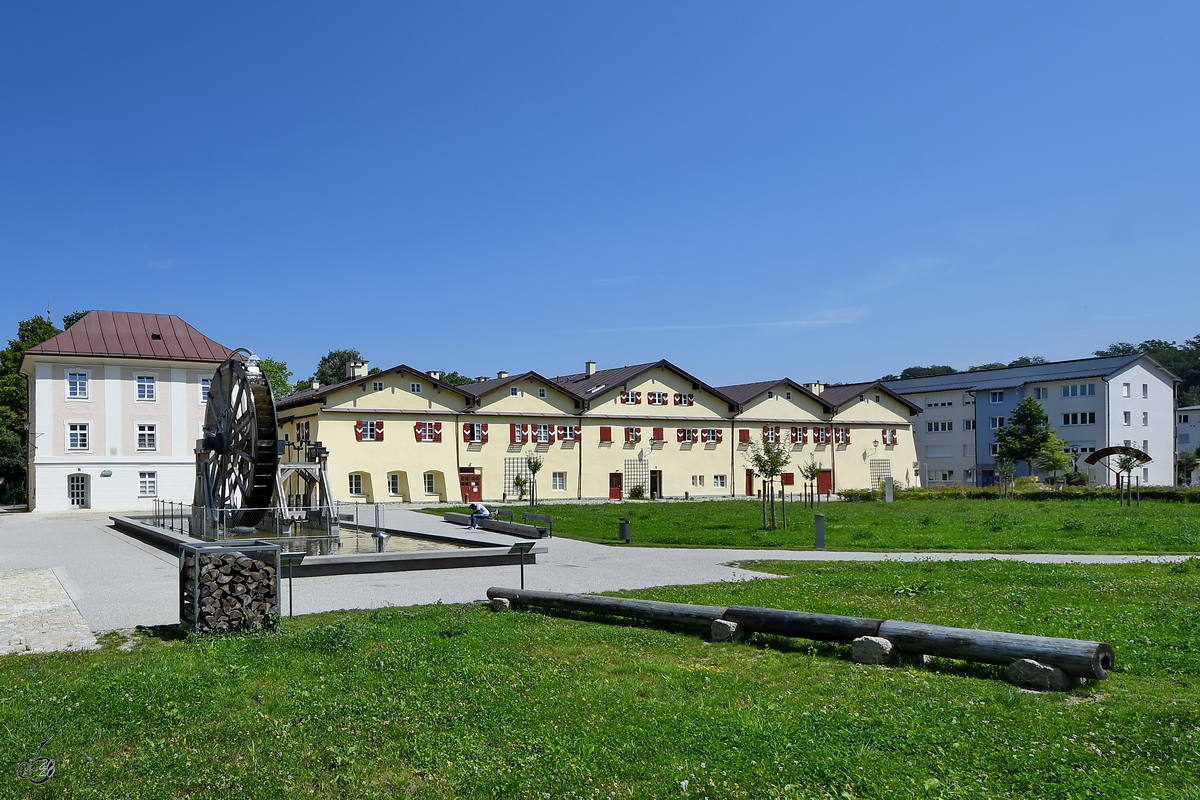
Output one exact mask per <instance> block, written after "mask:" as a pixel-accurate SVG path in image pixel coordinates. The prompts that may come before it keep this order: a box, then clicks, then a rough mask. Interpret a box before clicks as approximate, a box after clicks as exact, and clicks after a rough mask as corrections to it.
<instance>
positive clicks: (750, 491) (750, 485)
mask: <svg viewBox="0 0 1200 800" xmlns="http://www.w3.org/2000/svg"><path fill="white" fill-rule="evenodd" d="M746 497H754V470H752V469H748V470H746Z"/></svg>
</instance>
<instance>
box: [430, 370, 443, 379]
mask: <svg viewBox="0 0 1200 800" xmlns="http://www.w3.org/2000/svg"><path fill="white" fill-rule="evenodd" d="M429 377H431V378H433V379H434V380H435V381H440V380H441V379H442V371H441V370H440V369H431V370H429Z"/></svg>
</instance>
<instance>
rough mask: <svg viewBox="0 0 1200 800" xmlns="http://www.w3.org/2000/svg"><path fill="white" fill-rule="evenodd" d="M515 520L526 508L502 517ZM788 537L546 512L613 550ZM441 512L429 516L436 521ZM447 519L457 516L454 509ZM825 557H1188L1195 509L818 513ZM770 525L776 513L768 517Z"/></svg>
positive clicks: (733, 509) (1015, 505)
mask: <svg viewBox="0 0 1200 800" xmlns="http://www.w3.org/2000/svg"><path fill="white" fill-rule="evenodd" d="M512 508H513V509H514V510H515V511H516V512H517V519H520V512H521V511H523V510H524V511H528V510H531V509H529V508H528V507H519V506H513V507H512ZM788 509H789V511H788V522H789V528H790V530H788V531H782V530H774V531H764V530H762V509H761V505H760V504H759V503H757V502H753V501H741V500H731V501H714V502H693V503H651V502H643V503H621V504H616V503H614V504H601V505H553V506H539V507H537V508H536V509H532V510H535V511H537V512H538V513H542V514H551V515H553V517H554V535H555V536H564V537H568V538H571V539H581V540H584V541H589V542H598V543H601V544H617V543H618V540H617V519H618V517H629V518H630V519H631V520H632V533H633V536H632V539H633V541H632V545H633V546H635V547H726V548H775V549H787V550H810V549H812V548H813V515H814V513H816V512H815V511H814V510H813V509H805V508H803V507H802V506H800V505H799V504H792V505H789V506H788ZM443 510H445V509H433V510H431V511H430V513H436V514H439V515H440V514H441V513H442V511H443ZM455 510H457V507H456V508H455ZM817 511H819V512H820V513H822V514H824V515H825V546H826V549H828V550H876V551H916V552H923V551H973V552H986V553H1013V552H1035V553H1185V554H1191V553H1197V552H1200V504H1195V503H1168V502H1162V501H1143V502H1142V505H1141V507H1140V508H1122V507H1121V506H1119V505H1118V504H1117V502H1116V501H1107V500H1095V501H1086V500H1084V501H1076V502H1031V501H1027V500H991V501H979V500H928V501H912V502H898V503H849V502H842V503H823V504H821V506H820V507H819V509H817ZM777 515H778V508H777Z"/></svg>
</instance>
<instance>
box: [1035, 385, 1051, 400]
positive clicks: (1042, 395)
mask: <svg viewBox="0 0 1200 800" xmlns="http://www.w3.org/2000/svg"><path fill="white" fill-rule="evenodd" d="M1033 399H1034V400H1049V399H1050V390H1049V389H1048V388H1046V387H1045V386H1035V387H1033Z"/></svg>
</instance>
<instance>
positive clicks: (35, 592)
mask: <svg viewBox="0 0 1200 800" xmlns="http://www.w3.org/2000/svg"><path fill="white" fill-rule="evenodd" d="M95 646H96V637H95V636H93V635H92V632H91V631H90V630H89V629H88V626H87V623H86V622H84V621H83V616H82V615H81V614H80V613H79V610H78V609H76V608H75V603H73V602H72V601H71V596H70V595H68V594H67V590H66V589H64V588H63V587H62V584H61V583H59V582H58V578H57V577H56V576H55V574H54V570H52V569H12V570H0V655H9V654H12V653H53V652H57V651H60V650H86V649H90V648H93V647H95Z"/></svg>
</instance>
